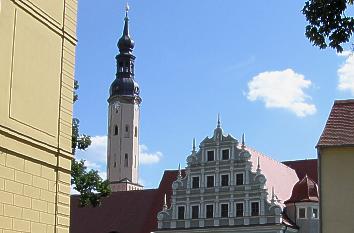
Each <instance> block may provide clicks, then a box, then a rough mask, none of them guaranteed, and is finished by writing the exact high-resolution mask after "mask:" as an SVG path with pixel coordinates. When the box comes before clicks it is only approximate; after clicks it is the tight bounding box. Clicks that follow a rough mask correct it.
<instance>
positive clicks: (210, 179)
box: [207, 176, 214, 188]
mask: <svg viewBox="0 0 354 233" xmlns="http://www.w3.org/2000/svg"><path fill="white" fill-rule="evenodd" d="M210 187H214V176H207V188H210Z"/></svg>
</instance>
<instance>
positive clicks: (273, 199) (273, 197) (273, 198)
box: [271, 186, 275, 203]
mask: <svg viewBox="0 0 354 233" xmlns="http://www.w3.org/2000/svg"><path fill="white" fill-rule="evenodd" d="M271 201H272V203H274V202H275V194H274V186H272V200H271Z"/></svg>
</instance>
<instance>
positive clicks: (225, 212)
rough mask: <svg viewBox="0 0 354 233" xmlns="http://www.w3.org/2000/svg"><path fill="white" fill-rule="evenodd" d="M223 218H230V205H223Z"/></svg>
mask: <svg viewBox="0 0 354 233" xmlns="http://www.w3.org/2000/svg"><path fill="white" fill-rule="evenodd" d="M220 207H221V217H222V218H228V217H229V205H228V204H221V206H220Z"/></svg>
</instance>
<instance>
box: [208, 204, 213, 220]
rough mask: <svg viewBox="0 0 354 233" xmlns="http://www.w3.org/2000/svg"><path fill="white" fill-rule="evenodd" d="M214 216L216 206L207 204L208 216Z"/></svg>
mask: <svg viewBox="0 0 354 233" xmlns="http://www.w3.org/2000/svg"><path fill="white" fill-rule="evenodd" d="M213 217H214V206H213V205H206V218H213Z"/></svg>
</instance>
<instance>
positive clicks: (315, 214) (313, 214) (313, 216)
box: [312, 208, 318, 218]
mask: <svg viewBox="0 0 354 233" xmlns="http://www.w3.org/2000/svg"><path fill="white" fill-rule="evenodd" d="M312 218H318V209H317V208H313V209H312Z"/></svg>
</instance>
